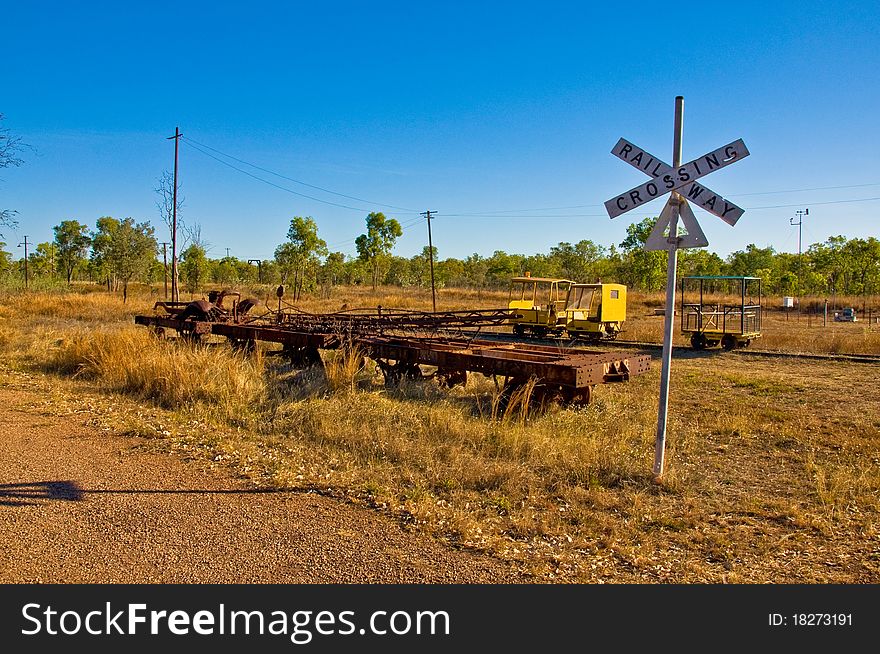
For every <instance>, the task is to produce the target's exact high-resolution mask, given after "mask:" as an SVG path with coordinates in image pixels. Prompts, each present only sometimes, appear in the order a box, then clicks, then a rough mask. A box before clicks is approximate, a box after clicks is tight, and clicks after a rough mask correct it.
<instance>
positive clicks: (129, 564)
mask: <svg viewBox="0 0 880 654" xmlns="http://www.w3.org/2000/svg"><path fill="white" fill-rule="evenodd" d="M38 399H39V397H38V395H37V393H36V392H35V391H34V390H30V389H28V388H24V387H20V386H18V385H13V386H0V407H2V408H0V582H15V583H17V582H43V583H361V582H372V583H501V582H508V583H509V582H515V581H521V580H522V578H521V577H519V575H518V574H517V573H516V571H514V570H513V569H512V568H510V567H508V566H506V565H504V564H503V563H501V562H499V561H497V560H495V559H492V558H489V557H485V556H479V555H476V554H471V553H468V552H462V551H456V550H453V549H450V548H448V547H446V546H444V545H443V544H441V543H439V542H437V541H434V540H432V539H430V538H428V537H423V536H419V535H415V534H409V533H406V532H404V531H403V530H402V529H401V528H400V527H399V526H398V525H397V524H396V523H395V522H393V521H392V520H391V519H389V518H386V517H385V516H382V515H380V514H377V513H374V512H372V511H370V510H368V509H364V508H359V507H356V506H352V505H348V504H345V503H342V502H340V501H337V500H334V499H331V498H326V497H322V496H320V495H316V494H312V493H302V492H266V491H259V490H254V489H253V488H249V487H247V486H244V485H243V483H242V482H238V481H236V480H233V479H230V478H226V477H224V476H222V474H221V473H218V472H216V471H208V470H206V469H203V468H202V467H200V466H199V465H198V464H195V463H190V462H183V461H181V460H179V459H177V458H175V457H174V456H172V455H164V454H147V453H144V452H140V451H137V450H136V445H137V444H138V443H137V442H136V439H131V438H124V437H121V436H109V435H105V434H98V433H96V432H95V431H94V429H93V428H90V427H88V426H86V425H85V424H84V422H85V420H86V419H87V418H88V415H80V416H77V417H76V418H74V419H71V418H70V417H65V418H59V417H55V416H46V415H41V413H40V411H39V410H37V409H33V408H31V406H30V405H32V404H33V403H35V401H36V400H38Z"/></svg>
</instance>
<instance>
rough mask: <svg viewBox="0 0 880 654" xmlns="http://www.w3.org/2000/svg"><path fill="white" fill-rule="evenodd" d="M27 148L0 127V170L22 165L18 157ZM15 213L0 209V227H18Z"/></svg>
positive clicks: (0, 118)
mask: <svg viewBox="0 0 880 654" xmlns="http://www.w3.org/2000/svg"><path fill="white" fill-rule="evenodd" d="M3 118H4V116H3V114H0V121H2V120H3ZM27 147H28V146H27V145H25V144H24V143H22V141H21V137H20V136H13V135H12V133H11V132H10V131H9V128H7V127H0V168H13V167H16V168H17V167H18V166H20V165H21V164H23V163H24V160H23V159H22V158H21V156H19V155H20V153H21V151H22V150H24V149H25V148H27ZM17 213H18V212H17V211H15V210H14V209H0V227H9V228H11V229H15V227H16V226H17V225H18V221H16V219H15V215H16V214H17ZM0 236H2V234H0Z"/></svg>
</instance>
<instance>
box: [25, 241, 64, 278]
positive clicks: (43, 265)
mask: <svg viewBox="0 0 880 654" xmlns="http://www.w3.org/2000/svg"><path fill="white" fill-rule="evenodd" d="M57 265H58V248H56V247H55V244H54V243H49V242H46V243H37V247H36V249H35V250H34V251H33V252H31V253H30V255H28V266H29V267H30V272H31V274H32V275H33V276H34V277H50V278H51V277H54V276H55V272H56V271H57V270H58V268H57Z"/></svg>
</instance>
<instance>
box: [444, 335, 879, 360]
mask: <svg viewBox="0 0 880 654" xmlns="http://www.w3.org/2000/svg"><path fill="white" fill-rule="evenodd" d="M459 333H460V332H459ZM476 337H477V338H479V339H481V340H496V341H499V342H503V343H535V344H539V345H550V346H555V347H559V348H561V349H572V348H573V349H577V348H586V347H588V348H590V349H595V348H597V347H602V348H608V349H610V350H614V349H617V348H628V349H637V350H644V351H650V352H652V355H653V356H656V357H659V356H660V351H661V350H662V348H663V346H662V345H660V344H659V343H647V342H639V341H622V340H614V341H600V342H598V343H591V342H589V341H583V340H572V339H568V338H533V337H522V336H517V335H516V334H507V333H503V332H483V331H481V332H479V333H478V335H476ZM722 351H723V350H719V349H709V350H696V349H694V348H693V347H691V346H689V345H676V346H675V348H674V349H673V355H675V353H676V352H687V353H689V354H691V355H693V356H696V355H699V356H713V355H715V354H718V353H720V352H722ZM654 352H656V354H653V353H654ZM731 353H733V354H736V355H739V356H755V357H771V358H776V359H812V360H817V361H856V362H859V363H880V355H876V354H819V353H813V352H779V351H775V350H754V349H752V348H748V349H736V350H731Z"/></svg>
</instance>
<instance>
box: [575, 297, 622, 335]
mask: <svg viewBox="0 0 880 654" xmlns="http://www.w3.org/2000/svg"><path fill="white" fill-rule="evenodd" d="M625 320H626V286H624V285H623V284H572V285H571V286H570V287H569V289H568V297H567V298H566V301H565V329H566V331H568V333H569V334H570V335H571V337H572V338H585V339H589V340H593V341H598V340H601V339H614V338H617V335H618V334H619V333H620V331H621V329H623V323H624V321H625Z"/></svg>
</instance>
